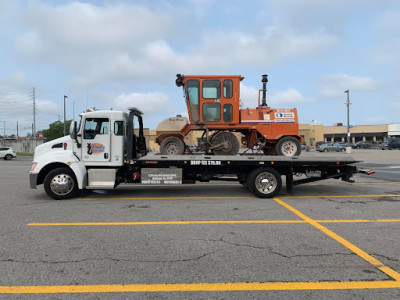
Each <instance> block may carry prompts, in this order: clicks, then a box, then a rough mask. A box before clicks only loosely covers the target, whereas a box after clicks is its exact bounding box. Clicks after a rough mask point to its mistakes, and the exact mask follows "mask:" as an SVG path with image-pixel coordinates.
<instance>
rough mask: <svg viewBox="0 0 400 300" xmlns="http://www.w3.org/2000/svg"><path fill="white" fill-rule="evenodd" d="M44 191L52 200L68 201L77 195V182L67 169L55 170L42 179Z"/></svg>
mask: <svg viewBox="0 0 400 300" xmlns="http://www.w3.org/2000/svg"><path fill="white" fill-rule="evenodd" d="M44 190H45V191H46V193H47V195H49V196H50V197H51V198H53V199H54V200H63V199H70V198H73V197H75V196H76V195H77V193H78V190H79V189H78V182H77V181H76V178H75V175H74V173H73V172H72V170H71V169H69V168H57V169H54V170H53V171H51V172H49V174H47V176H46V178H45V179H44Z"/></svg>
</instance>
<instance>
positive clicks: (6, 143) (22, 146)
mask: <svg viewBox="0 0 400 300" xmlns="http://www.w3.org/2000/svg"><path fill="white" fill-rule="evenodd" d="M43 143H44V141H43V140H23V141H18V140H2V141H1V142H0V145H1V147H11V148H12V149H13V150H15V151H16V152H31V153H32V152H33V151H34V150H35V147H36V146H39V145H41V144H43Z"/></svg>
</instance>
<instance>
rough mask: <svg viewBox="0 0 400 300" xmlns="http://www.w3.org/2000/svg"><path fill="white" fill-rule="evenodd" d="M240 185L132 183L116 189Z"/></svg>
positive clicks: (233, 184) (236, 184)
mask: <svg viewBox="0 0 400 300" xmlns="http://www.w3.org/2000/svg"><path fill="white" fill-rule="evenodd" d="M240 185H241V184H240V183H185V184H168V185H167V184H139V183H136V184H135V183H133V184H121V185H119V186H118V187H119V188H120V187H141V188H142V187H147V186H149V187H155V186H160V187H167V186H168V187H171V186H240Z"/></svg>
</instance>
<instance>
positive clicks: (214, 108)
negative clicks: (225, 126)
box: [203, 102, 221, 122]
mask: <svg viewBox="0 0 400 300" xmlns="http://www.w3.org/2000/svg"><path fill="white" fill-rule="evenodd" d="M203 120H204V121H206V122H207V121H209V122H218V121H220V120H221V105H220V104H219V103H215V102H206V103H203Z"/></svg>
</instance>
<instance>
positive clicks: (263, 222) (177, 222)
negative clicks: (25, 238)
mask: <svg viewBox="0 0 400 300" xmlns="http://www.w3.org/2000/svg"><path fill="white" fill-rule="evenodd" d="M297 223H307V222H306V221H303V220H270V221H269V220H248V221H165V222H77V223H29V224H27V225H28V226H103V225H106V226H108V225H192V224H297Z"/></svg>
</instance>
